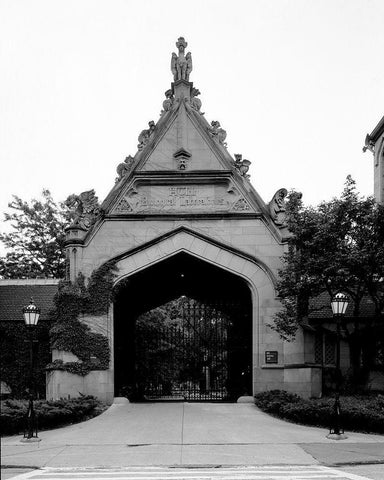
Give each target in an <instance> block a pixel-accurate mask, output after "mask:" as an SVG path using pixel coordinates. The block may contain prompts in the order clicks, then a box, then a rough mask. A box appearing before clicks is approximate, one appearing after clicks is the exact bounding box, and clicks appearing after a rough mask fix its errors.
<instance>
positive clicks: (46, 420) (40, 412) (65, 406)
mask: <svg viewBox="0 0 384 480" xmlns="http://www.w3.org/2000/svg"><path fill="white" fill-rule="evenodd" d="M34 408H35V412H36V415H37V422H38V429H39V430H46V429H50V428H56V427H62V426H64V425H69V424H71V423H77V422H82V421H84V420H88V419H89V418H92V417H95V416H97V415H99V414H100V413H102V412H103V411H104V410H105V408H106V406H105V405H104V404H103V403H102V402H100V401H99V400H97V399H96V398H95V397H93V396H91V395H82V396H81V397H79V398H72V399H68V400H65V399H63V400H38V401H35V402H34ZM27 410H28V401H27V400H3V401H2V402H1V413H0V422H1V432H2V435H12V434H18V433H23V432H24V428H25V425H26V420H25V416H26V413H27Z"/></svg>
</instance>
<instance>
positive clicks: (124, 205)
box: [116, 198, 132, 213]
mask: <svg viewBox="0 0 384 480" xmlns="http://www.w3.org/2000/svg"><path fill="white" fill-rule="evenodd" d="M116 212H118V213H123V212H132V207H131V206H130V204H129V203H128V201H127V199H125V198H123V199H122V200H120V202H119V204H118V205H117V207H116Z"/></svg>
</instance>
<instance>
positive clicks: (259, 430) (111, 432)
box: [2, 403, 384, 478]
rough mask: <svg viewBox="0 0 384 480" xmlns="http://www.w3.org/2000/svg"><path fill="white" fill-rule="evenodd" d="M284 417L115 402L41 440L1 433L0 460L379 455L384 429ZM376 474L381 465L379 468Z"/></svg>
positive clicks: (117, 461) (309, 460)
mask: <svg viewBox="0 0 384 480" xmlns="http://www.w3.org/2000/svg"><path fill="white" fill-rule="evenodd" d="M327 433H328V432H327V430H326V429H320V428H312V427H304V426H300V425H295V424H292V423H288V422H284V421H282V420H278V419H276V418H273V417H271V416H269V415H267V414H264V413H262V412H261V411H260V410H259V409H258V408H257V407H256V406H255V405H253V404H209V403H148V404H115V405H112V406H111V407H110V408H109V409H108V410H107V411H106V412H104V413H103V414H102V415H100V416H99V417H96V418H94V419H92V420H89V421H87V422H83V423H80V424H77V425H72V426H69V427H65V428H61V429H56V430H50V431H45V432H41V433H40V434H39V437H40V438H41V442H38V443H30V444H24V443H21V442H20V437H5V438H4V439H3V440H2V464H3V465H9V466H32V467H43V466H45V467H127V466H133V465H147V466H149V465H159V466H160V465H283V464H285V465H316V464H320V463H321V464H325V465H337V464H351V463H356V462H358V463H364V462H367V463H379V462H382V463H384V436H381V435H365V434H359V433H348V432H347V434H348V438H347V439H346V440H340V441H335V440H329V439H327V438H326V434H327ZM383 478H384V473H383Z"/></svg>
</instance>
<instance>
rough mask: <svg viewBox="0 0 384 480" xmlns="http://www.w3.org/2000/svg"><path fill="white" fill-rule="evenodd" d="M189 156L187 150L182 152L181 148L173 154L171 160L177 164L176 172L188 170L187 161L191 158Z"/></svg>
mask: <svg viewBox="0 0 384 480" xmlns="http://www.w3.org/2000/svg"><path fill="white" fill-rule="evenodd" d="M191 156H192V155H191V154H190V153H189V152H187V150H184V148H181V149H180V150H178V151H177V152H175V153H174V154H173V158H174V159H175V160H176V162H177V168H178V170H187V168H188V161H189V159H190V158H191Z"/></svg>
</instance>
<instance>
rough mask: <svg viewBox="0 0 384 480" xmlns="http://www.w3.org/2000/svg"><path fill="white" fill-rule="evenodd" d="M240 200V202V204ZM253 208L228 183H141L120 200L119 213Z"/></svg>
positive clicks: (241, 209)
mask: <svg viewBox="0 0 384 480" xmlns="http://www.w3.org/2000/svg"><path fill="white" fill-rule="evenodd" d="M239 202H240V203H239ZM229 210H233V211H239V210H240V211H247V210H251V208H250V206H249V205H248V203H247V202H246V200H245V199H244V198H243V197H242V196H241V195H239V194H238V193H237V192H235V191H234V190H231V189H228V186H226V185H187V186H184V185H183V186H181V185H180V186H174V185H141V186H138V187H137V188H131V189H130V191H129V192H128V193H127V194H126V195H125V196H124V197H123V198H122V199H121V200H120V202H119V204H118V205H117V207H116V209H115V211H116V213H125V212H127V213H128V212H130V213H162V212H171V213H172V212H203V211H219V212H222V211H229Z"/></svg>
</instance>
